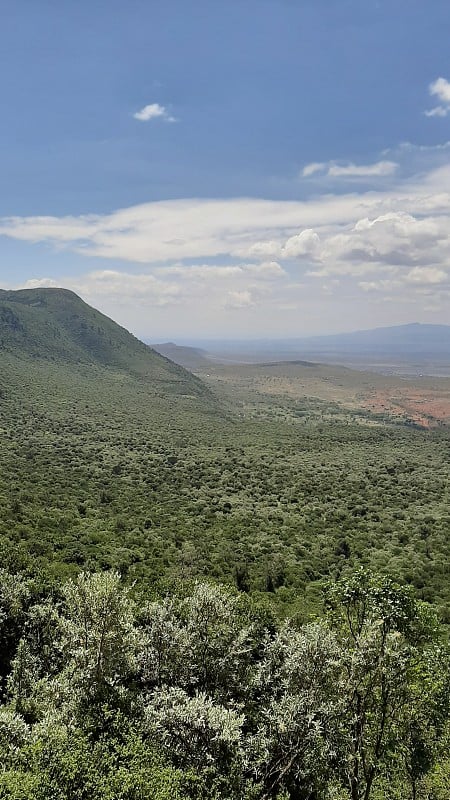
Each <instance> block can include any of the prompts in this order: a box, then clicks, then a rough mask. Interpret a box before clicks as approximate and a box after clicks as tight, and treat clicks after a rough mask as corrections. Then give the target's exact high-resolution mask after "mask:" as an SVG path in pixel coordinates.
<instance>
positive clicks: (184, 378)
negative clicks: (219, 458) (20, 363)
mask: <svg viewBox="0 0 450 800" xmlns="http://www.w3.org/2000/svg"><path fill="white" fill-rule="evenodd" d="M0 352H3V353H7V354H9V355H16V356H19V357H24V356H30V357H32V358H34V359H43V360H47V361H54V362H62V363H64V364H65V365H67V364H70V363H71V364H80V365H81V364H85V365H86V364H92V365H97V366H98V367H107V368H109V369H116V370H117V369H119V370H124V371H125V372H127V373H130V374H133V375H135V376H139V377H141V378H144V379H146V380H148V382H149V384H151V385H152V386H153V388H156V387H159V388H160V389H163V390H164V389H165V390H166V391H167V393H168V394H169V395H172V394H173V393H177V394H187V395H192V396H202V395H205V394H206V393H207V392H206V390H205V387H204V386H203V384H202V383H201V381H200V380H198V379H197V378H195V377H194V376H193V375H191V373H189V372H187V371H186V370H184V369H182V368H181V367H180V366H179V365H177V364H174V363H173V362H172V361H170V360H169V359H168V358H165V357H164V356H161V355H160V354H159V353H156V351H155V350H152V348H150V347H149V346H148V345H145V344H144V343H143V342H141V341H139V340H138V339H136V338H135V337H134V336H133V335H132V334H131V333H129V332H128V331H126V330H125V329H124V328H122V327H121V326H120V325H117V323H115V322H113V321H112V320H111V319H109V318H108V317H106V316H105V315H104V314H101V313H100V312H99V311H96V310H95V309H94V308H92V307H91V306H89V305H87V303H84V302H83V300H81V299H80V298H79V297H78V296H77V295H76V294H74V293H73V292H70V291H68V290H67V289H23V290H19V291H11V292H9V291H4V290H0Z"/></svg>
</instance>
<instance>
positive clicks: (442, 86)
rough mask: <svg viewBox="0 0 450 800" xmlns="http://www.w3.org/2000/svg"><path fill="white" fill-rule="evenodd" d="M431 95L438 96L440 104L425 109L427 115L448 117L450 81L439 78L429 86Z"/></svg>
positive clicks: (449, 109)
mask: <svg viewBox="0 0 450 800" xmlns="http://www.w3.org/2000/svg"><path fill="white" fill-rule="evenodd" d="M428 90H429V93H430V95H431V97H437V98H438V100H440V101H441V102H440V105H438V106H435V107H434V108H432V109H430V110H429V111H425V112H424V113H425V116H426V117H446V116H447V114H449V113H450V81H447V80H446V79H445V78H438V79H437V80H435V81H433V83H430V85H429V87H428Z"/></svg>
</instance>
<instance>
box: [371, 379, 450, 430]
mask: <svg viewBox="0 0 450 800" xmlns="http://www.w3.org/2000/svg"><path fill="white" fill-rule="evenodd" d="M361 405H362V407H363V408H367V410H368V411H373V412H375V413H381V414H389V416H392V417H403V418H407V419H408V420H410V421H411V422H414V423H415V424H416V425H420V426H421V427H423V428H434V427H436V426H438V425H445V424H449V423H450V391H449V390H445V389H444V390H438V389H434V388H433V389H431V388H428V389H426V388H423V389H421V388H417V387H412V386H405V387H401V388H398V389H397V390H396V391H395V392H392V390H389V389H378V390H376V391H373V392H371V393H370V394H369V395H366V397H365V398H364V399H363V400H362V402H361Z"/></svg>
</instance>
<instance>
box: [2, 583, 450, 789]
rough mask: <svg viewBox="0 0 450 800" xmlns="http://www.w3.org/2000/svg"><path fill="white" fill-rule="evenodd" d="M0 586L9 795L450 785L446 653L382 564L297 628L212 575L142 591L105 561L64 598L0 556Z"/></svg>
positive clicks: (426, 618) (338, 587)
mask: <svg viewBox="0 0 450 800" xmlns="http://www.w3.org/2000/svg"><path fill="white" fill-rule="evenodd" d="M0 602H1V607H0V610H1V612H2V616H1V627H0V634H1V636H2V644H3V653H4V654H6V653H9V658H7V659H6V661H5V663H4V664H3V665H2V678H3V703H4V704H3V706H2V707H1V708H0V757H1V762H2V771H1V772H0V797H4V798H11V800H13V799H14V800H19V798H20V800H41V798H42V800H44V798H45V800H47V799H48V798H50V797H51V798H61V800H63V799H65V798H71V800H78V799H79V800H82V799H83V800H84V798H86V800H87V798H89V800H92V798H95V799H97V798H98V800H101V798H108V800H124V799H125V798H127V800H144V799H147V798H148V800H153V798H158V800H163V798H164V800H165V798H169V797H175V798H180V800H181V798H185V799H186V800H187V798H192V800H200V798H204V800H206V798H209V800H213V798H214V800H219V798H223V797H229V798H242V799H244V798H246V799H247V800H251V799H252V798H253V800H268V798H286V797H289V798H292V800H302V799H303V798H305V800H306V798H310V799H311V800H313V799H314V800H319V799H320V798H323V800H325V798H329V797H335V798H345V797H347V798H351V800H370V798H381V797H384V796H385V794H384V791H385V787H386V785H387V784H388V785H389V787H390V788H389V796H396V797H405V798H407V797H420V796H423V797H429V796H430V794H429V793H428V794H426V792H429V791H430V790H431V791H432V792H433V794H432V796H433V797H434V798H436V800H438V799H439V800H444V798H445V796H446V795H445V794H444V793H443V792H441V788H440V787H441V785H442V781H445V780H448V778H449V777H450V774H449V773H448V770H447V772H446V774H445V773H442V769H446V768H445V765H444V763H443V761H442V756H443V753H444V745H445V735H446V734H445V726H446V720H447V715H448V706H449V688H448V679H449V677H450V672H449V666H450V665H449V658H448V653H446V652H445V650H443V648H442V646H441V645H440V643H439V639H438V636H437V623H436V620H435V618H434V616H433V614H432V612H431V611H430V609H429V608H428V607H426V606H425V604H421V603H418V602H417V601H416V600H414V598H413V596H412V593H411V592H410V591H407V590H405V589H401V588H400V587H398V586H396V585H395V584H393V583H392V582H391V581H390V580H388V579H384V580H374V579H373V578H371V577H370V576H369V575H368V574H367V573H364V572H359V573H357V574H356V575H355V576H354V578H353V579H352V580H350V581H340V582H339V583H337V584H334V585H332V586H330V587H329V592H328V595H327V608H328V612H327V613H326V615H325V617H324V619H323V621H322V622H320V623H317V622H316V623H314V624H307V625H300V626H298V625H297V626H296V625H294V624H292V623H287V622H285V623H283V624H279V623H277V621H276V620H275V619H274V617H273V615H271V614H270V613H269V612H268V611H267V609H264V608H263V607H261V606H259V607H258V605H256V604H254V603H253V602H252V601H251V600H249V599H248V598H247V597H246V596H245V595H240V596H239V595H238V594H237V593H232V592H229V591H226V590H225V589H223V588H219V587H216V586H212V585H207V584H200V583H196V584H195V585H194V586H193V588H192V590H191V591H190V592H189V593H187V594H186V593H185V594H184V595H182V596H180V595H175V596H174V595H172V596H171V597H165V598H163V599H161V600H160V601H154V602H144V601H142V600H140V601H138V602H136V601H135V600H132V598H131V595H130V591H129V590H126V589H124V588H123V586H122V585H121V582H120V577H119V576H118V575H117V574H115V573H111V572H106V573H103V574H94V575H86V574H81V575H79V577H78V579H77V581H76V582H72V581H70V582H68V583H66V584H65V585H64V586H63V587H61V590H60V592H59V594H58V595H57V596H55V594H54V593H53V594H52V595H49V594H48V593H45V592H42V591H40V590H39V589H38V587H37V586H36V583H35V582H33V581H29V580H24V579H23V578H22V579H19V578H18V577H17V576H16V577H14V578H13V577H12V576H10V575H8V573H6V572H2V573H1V574H0ZM13 655H14V657H13ZM437 765H438V766H437ZM423 792H425V794H424V793H423ZM394 793H395V794H394Z"/></svg>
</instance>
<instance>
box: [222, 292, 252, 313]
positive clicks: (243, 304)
mask: <svg viewBox="0 0 450 800" xmlns="http://www.w3.org/2000/svg"><path fill="white" fill-rule="evenodd" d="M253 305H255V303H254V300H253V297H252V294H251V292H249V291H247V290H245V291H242V292H228V294H227V296H226V299H225V306H226V307H227V308H236V309H239V308H249V307H250V306H253Z"/></svg>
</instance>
